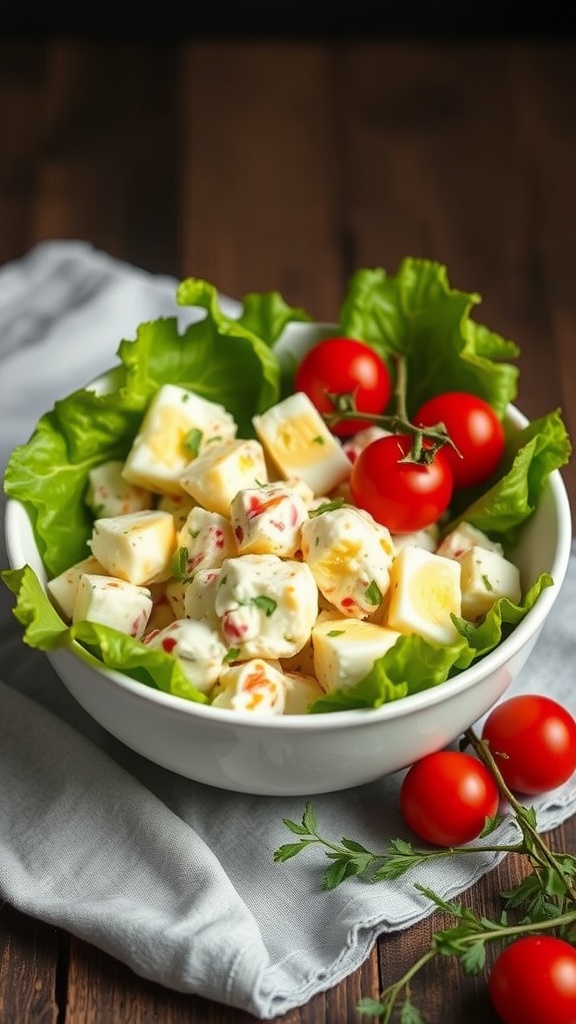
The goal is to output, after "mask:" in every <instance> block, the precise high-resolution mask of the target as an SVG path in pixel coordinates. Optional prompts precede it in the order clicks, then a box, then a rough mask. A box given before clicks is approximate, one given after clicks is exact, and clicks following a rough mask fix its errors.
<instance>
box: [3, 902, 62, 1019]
mask: <svg viewBox="0 0 576 1024" xmlns="http://www.w3.org/2000/svg"><path fill="white" fill-rule="evenodd" d="M66 946H67V938H66V936H64V935H62V934H61V933H60V932H59V931H58V930H57V929H56V928H50V927H48V926H47V925H43V924H40V923H39V922H38V921H34V920H33V919H32V918H30V917H27V916H26V915H25V914H19V913H18V912H17V911H16V910H13V909H12V908H11V907H9V906H7V905H6V904H3V905H1V906H0V1020H1V1021H2V1024H24V1022H26V1024H57V1022H58V1020H59V1019H60V1015H59V1006H58V971H59V967H58V964H59V958H60V957H62V956H63V955H65V949H66Z"/></svg>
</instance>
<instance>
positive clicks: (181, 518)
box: [156, 491, 196, 533]
mask: <svg viewBox="0 0 576 1024" xmlns="http://www.w3.org/2000/svg"><path fill="white" fill-rule="evenodd" d="M195 504H196V502H195V501H194V498H193V497H192V495H191V494H186V492H185V491H181V492H180V494H161V495H160V496H159V497H158V501H157V504H156V508H158V509H160V510H161V511H162V512H170V514H171V516H172V517H173V519H174V529H175V530H176V533H178V531H179V530H181V529H182V527H183V526H184V523H185V522H186V519H187V518H188V513H189V512H190V509H192V508H194V506H195Z"/></svg>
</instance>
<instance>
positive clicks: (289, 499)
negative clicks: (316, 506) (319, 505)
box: [230, 483, 308, 558]
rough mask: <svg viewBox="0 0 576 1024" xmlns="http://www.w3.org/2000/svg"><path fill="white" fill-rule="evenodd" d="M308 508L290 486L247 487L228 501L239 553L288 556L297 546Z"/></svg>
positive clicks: (298, 546) (292, 554) (294, 551)
mask: <svg viewBox="0 0 576 1024" xmlns="http://www.w3.org/2000/svg"><path fill="white" fill-rule="evenodd" d="M307 519H308V508H307V506H306V504H305V503H304V501H303V499H302V498H301V497H300V495H299V494H297V493H296V492H295V491H294V489H293V488H290V487H289V486H286V485H284V484H282V483H274V484H265V485H264V486H263V487H248V488H245V489H243V490H241V491H238V493H237V494H236V495H235V497H234V498H233V499H232V502H231V504H230V520H231V524H232V530H233V535H234V538H235V541H236V545H237V549H238V554H240V555H266V554H272V555H279V556H280V557H283V558H292V557H293V556H294V555H295V554H296V552H297V551H298V549H299V548H300V541H301V529H302V523H304V522H305V521H306V520H307Z"/></svg>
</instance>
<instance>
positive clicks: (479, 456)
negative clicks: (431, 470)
mask: <svg viewBox="0 0 576 1024" xmlns="http://www.w3.org/2000/svg"><path fill="white" fill-rule="evenodd" d="M413 422H414V423H415V424H416V425H417V426H423V427H433V426H435V425H436V424H437V423H443V424H444V426H445V427H446V430H447V431H448V433H449V435H450V437H451V439H452V441H453V442H454V444H455V445H456V447H457V449H458V451H459V452H460V455H458V453H457V452H455V451H454V450H453V449H452V448H450V446H449V445H446V447H445V448H444V449H443V451H444V454H445V456H446V460H447V462H448V465H449V466H450V469H451V470H452V476H453V478H454V487H456V488H459V487H472V486H475V485H476V484H481V483H484V481H486V480H488V478H489V477H491V476H492V474H493V473H494V472H495V471H496V470H497V469H498V465H499V463H500V460H501V458H502V455H503V454H504V447H505V437H504V428H503V426H502V422H501V421H500V419H499V418H498V416H497V415H496V413H495V412H494V409H493V408H492V406H491V405H489V404H488V402H485V401H484V399H483V398H479V397H478V396H477V395H471V394H468V393H467V392H465V391H446V392H445V393H444V394H442V395H437V396H436V397H435V398H431V399H429V401H428V402H425V403H424V405H423V406H421V408H420V409H419V410H418V412H417V413H416V415H415V416H414V417H413ZM460 456H461V457H460Z"/></svg>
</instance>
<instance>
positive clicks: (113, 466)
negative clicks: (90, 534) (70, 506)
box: [84, 459, 154, 519]
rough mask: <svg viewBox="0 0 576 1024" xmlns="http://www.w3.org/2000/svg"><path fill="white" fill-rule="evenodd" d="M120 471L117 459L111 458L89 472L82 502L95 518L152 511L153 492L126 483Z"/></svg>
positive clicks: (122, 466)
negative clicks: (144, 510)
mask: <svg viewBox="0 0 576 1024" xmlns="http://www.w3.org/2000/svg"><path fill="white" fill-rule="evenodd" d="M123 469H124V463H123V462H122V461H121V460H120V459H111V460H110V461H109V462H103V463H102V465H100V466H95V467H94V469H91V470H90V472H89V474H88V487H87V489H86V494H85V496H84V500H85V502H86V504H87V505H88V508H89V509H90V511H91V512H92V514H93V515H94V516H95V517H96V518H97V519H101V518H102V517H105V516H122V515H125V514H126V513H127V512H140V511H142V509H145V508H152V506H153V504H154V498H153V495H152V492H151V491H149V490H145V489H144V488H143V487H139V486H138V485H137V484H131V483H129V481H128V480H126V479H125V478H124V477H123V475H122V472H123Z"/></svg>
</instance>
